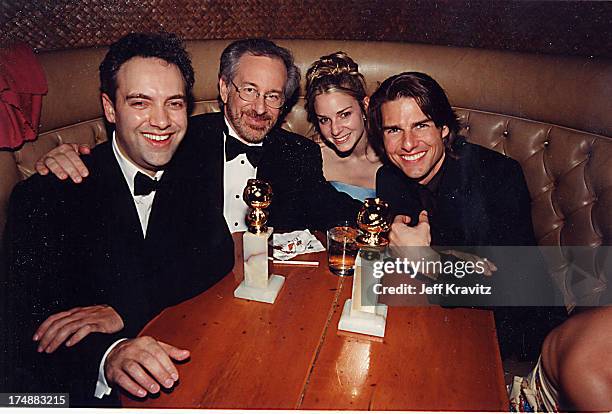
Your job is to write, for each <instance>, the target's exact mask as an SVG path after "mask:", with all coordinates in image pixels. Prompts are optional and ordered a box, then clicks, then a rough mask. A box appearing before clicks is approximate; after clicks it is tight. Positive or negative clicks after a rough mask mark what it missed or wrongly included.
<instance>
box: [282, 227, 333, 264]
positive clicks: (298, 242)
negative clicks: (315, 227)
mask: <svg viewBox="0 0 612 414" xmlns="http://www.w3.org/2000/svg"><path fill="white" fill-rule="evenodd" d="M272 244H273V247H274V249H273V250H274V254H273V256H274V258H275V259H278V260H289V259H292V258H294V257H295V256H297V255H298V254H304V253H315V252H323V251H325V247H323V245H322V244H321V242H320V241H319V240H317V238H316V237H315V236H314V235H313V234H312V233H311V232H310V230H298V231H292V232H291V233H283V234H276V233H275V234H273V235H272Z"/></svg>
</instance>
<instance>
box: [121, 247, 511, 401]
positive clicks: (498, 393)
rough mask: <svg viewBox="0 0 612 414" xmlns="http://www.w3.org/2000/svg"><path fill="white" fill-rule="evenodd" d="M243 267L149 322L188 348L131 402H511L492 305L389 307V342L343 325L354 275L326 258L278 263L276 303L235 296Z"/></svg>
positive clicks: (150, 328) (156, 333)
mask: <svg viewBox="0 0 612 414" xmlns="http://www.w3.org/2000/svg"><path fill="white" fill-rule="evenodd" d="M235 240H237V241H238V242H237V243H236V247H237V249H236V250H237V254H236V259H237V262H236V263H237V265H236V266H235V268H234V270H233V271H232V272H231V273H230V274H229V275H227V276H226V277H225V278H224V279H223V280H221V281H220V282H219V283H217V284H216V285H215V286H213V287H212V288H211V289H209V290H207V291H206V292H204V293H202V294H201V295H199V296H197V297H195V298H193V299H191V300H189V301H186V302H184V303H182V304H180V305H177V306H175V307H172V308H169V309H166V310H165V311H164V312H162V313H161V314H160V315H159V316H157V317H156V318H155V319H154V320H152V321H151V322H150V323H149V324H148V325H147V326H146V327H145V329H144V330H143V332H142V334H143V335H151V336H153V337H156V338H158V339H160V340H163V341H165V342H168V343H170V344H173V345H175V346H178V347H181V348H186V349H189V350H190V351H191V358H190V360H189V361H188V362H186V363H183V364H179V365H178V370H179V375H180V380H179V382H178V383H177V384H176V385H175V387H174V388H173V389H172V390H171V391H162V392H160V393H159V394H158V395H157V396H153V397H149V398H146V399H142V400H137V399H134V398H131V397H129V396H127V395H123V396H122V397H121V399H122V403H123V406H124V407H132V408H144V407H148V408H251V409H293V408H297V409H336V410H345V409H354V410H457V411H463V410H466V411H470V410H481V411H482V410H490V411H507V407H508V401H507V396H506V392H505V387H504V379H503V370H502V365H501V359H500V355H499V349H498V346H497V339H496V333H495V326H494V321H493V315H492V313H491V312H490V311H482V310H473V309H443V308H440V307H431V306H429V307H390V308H389V313H388V317H387V328H386V334H385V337H384V339H383V338H376V339H373V338H370V337H364V336H360V335H353V334H349V333H344V332H341V331H338V329H337V326H338V320H339V318H340V313H341V311H342V305H343V304H344V302H345V300H346V299H348V298H349V297H350V292H351V286H352V278H339V277H337V276H335V275H333V274H332V273H331V272H330V271H329V270H328V269H327V262H326V253H325V252H322V253H316V254H311V255H307V256H300V257H299V259H304V260H318V261H319V262H320V265H319V267H304V266H285V265H277V266H274V267H273V272H274V273H277V274H282V275H284V276H285V277H286V281H285V285H284V286H283V288H282V290H281V292H280V293H279V296H278V298H277V300H276V303H274V304H272V305H269V304H264V303H258V302H251V301H245V300H241V299H236V298H234V297H233V291H234V289H235V288H236V287H237V285H238V283H239V281H240V280H241V279H242V257H241V254H240V251H241V250H242V249H241V242H240V239H239V238H238V237H236V238H235Z"/></svg>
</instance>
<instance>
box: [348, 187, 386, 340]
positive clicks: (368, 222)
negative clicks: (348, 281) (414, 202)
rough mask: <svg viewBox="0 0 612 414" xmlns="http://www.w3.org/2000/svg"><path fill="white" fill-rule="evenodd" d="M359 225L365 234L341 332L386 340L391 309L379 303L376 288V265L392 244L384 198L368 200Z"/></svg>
mask: <svg viewBox="0 0 612 414" xmlns="http://www.w3.org/2000/svg"><path fill="white" fill-rule="evenodd" d="M357 225H358V226H359V229H360V230H361V231H363V233H364V234H362V235H360V236H359V237H357V242H358V244H359V253H358V254H357V259H356V260H355V274H354V276H353V291H352V295H351V299H347V301H346V302H345V303H344V308H343V309H342V316H341V317H340V322H339V323H338V329H340V330H342V331H349V332H356V333H361V334H366V335H372V336H379V337H384V336H385V326H386V322H387V306H386V305H382V304H379V303H378V295H376V294H375V293H374V285H375V284H376V283H378V282H379V281H378V280H377V279H376V278H374V271H373V268H374V263H375V262H377V261H381V260H383V258H384V251H385V248H386V247H387V245H388V244H389V240H387V239H386V238H384V237H383V236H382V234H383V233H386V232H387V231H389V228H390V217H389V205H388V204H387V203H386V202H385V201H383V200H381V199H380V198H367V199H366V200H365V202H364V204H363V207H361V209H360V210H359V213H358V214H357Z"/></svg>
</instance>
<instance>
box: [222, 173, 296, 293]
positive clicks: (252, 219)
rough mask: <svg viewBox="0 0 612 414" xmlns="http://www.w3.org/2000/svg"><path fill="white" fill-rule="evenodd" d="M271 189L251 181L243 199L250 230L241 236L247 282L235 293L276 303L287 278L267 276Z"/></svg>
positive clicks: (259, 182)
mask: <svg viewBox="0 0 612 414" xmlns="http://www.w3.org/2000/svg"><path fill="white" fill-rule="evenodd" d="M272 196H273V193H272V187H270V184H268V183H267V182H265V181H262V180H256V179H250V180H249V181H247V185H246V187H245V188H244V192H243V194H242V198H243V199H244V202H245V203H246V204H247V205H248V206H249V211H248V213H247V215H246V223H247V226H248V231H247V232H245V233H244V235H243V236H242V251H243V260H244V280H243V281H242V282H241V283H240V285H239V286H238V287H237V288H236V290H235V291H234V296H235V297H237V298H242V299H249V300H255V301H258V302H265V303H274V301H275V300H276V296H277V295H278V292H279V291H280V289H281V287H282V286H283V283H285V278H284V277H283V276H279V275H271V276H270V277H268V239H269V238H270V235H271V234H272V230H273V229H272V228H271V227H267V226H266V223H267V222H268V212H267V211H266V209H267V208H268V207H269V206H270V203H272Z"/></svg>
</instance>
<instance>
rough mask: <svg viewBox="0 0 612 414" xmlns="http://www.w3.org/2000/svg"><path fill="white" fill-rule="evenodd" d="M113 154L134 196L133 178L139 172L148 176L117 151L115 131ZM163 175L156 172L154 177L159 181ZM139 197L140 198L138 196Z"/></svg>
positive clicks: (161, 172)
mask: <svg viewBox="0 0 612 414" xmlns="http://www.w3.org/2000/svg"><path fill="white" fill-rule="evenodd" d="M112 147H113V153H114V154H115V158H116V159H117V163H118V164H119V168H121V172H122V173H123V176H124V177H125V181H127V184H128V187H130V193H131V194H134V177H135V176H136V173H137V172H139V171H140V172H141V173H143V174H145V175H149V174H148V173H146V172H145V171H144V170H142V169H141V168H139V167H138V166H137V165H136V164H134V163H133V162H132V161H131V160H129V159H128V158H127V157H126V156H124V155H123V153H122V152H121V150H120V149H119V145H118V144H117V138H116V137H115V131H113V144H112ZM163 174H164V171H163V170H160V171H157V172H156V173H155V175H154V178H155V179H156V180H160V179H161V176H162V175H163ZM139 197H141V196H139Z"/></svg>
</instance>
